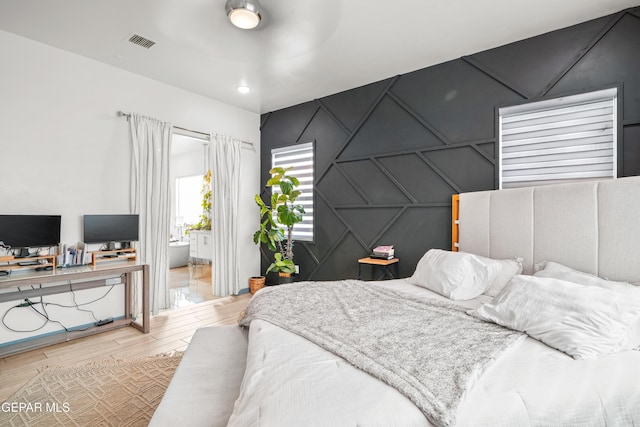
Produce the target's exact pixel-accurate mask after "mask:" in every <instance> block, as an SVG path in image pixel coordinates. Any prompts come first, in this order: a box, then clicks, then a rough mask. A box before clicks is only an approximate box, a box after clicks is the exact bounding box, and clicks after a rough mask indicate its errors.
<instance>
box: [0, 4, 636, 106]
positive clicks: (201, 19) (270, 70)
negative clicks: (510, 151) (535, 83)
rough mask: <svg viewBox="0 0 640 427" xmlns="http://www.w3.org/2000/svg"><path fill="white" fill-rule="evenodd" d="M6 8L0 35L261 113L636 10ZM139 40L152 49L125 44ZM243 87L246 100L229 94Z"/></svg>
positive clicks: (616, 6)
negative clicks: (257, 17) (258, 19)
mask: <svg viewBox="0 0 640 427" xmlns="http://www.w3.org/2000/svg"><path fill="white" fill-rule="evenodd" d="M225 1H226V0H1V1H0V29H2V30H5V31H8V32H11V33H15V34H18V35H21V36H24V37H27V38H30V39H33V40H37V41H40V42H43V43H46V44H48V45H51V46H55V47H58V48H61V49H65V50H68V51H71V52H74V53H77V54H79V55H83V56H86V57H89V58H93V59H95V60H97V61H101V62H104V63H107V64H111V65H113V66H115V67H119V68H122V69H125V70H129V71H132V72H134V73H137V74H140V75H143V76H147V77H150V78H153V79H156V80H159V81H162V82H165V83H168V84H170V85H173V86H177V87H180V88H183V89H186V90H188V91H191V92H195V93H198V94H201V95H203V96H206V97H209V98H213V99H216V100H219V101H222V102H225V103H228V104H231V105H235V106H237V107H240V108H243V109H246V110H250V111H254V112H260V113H264V112H268V111H273V110H277V109H280V108H284V107H287V106H291V105H295V104H298V103H301V102H304V101H308V100H311V99H315V98H320V97H323V96H326V95H330V94H333V93H336V92H341V91H343V90H347V89H351V88H354V87H358V86H362V85H364V84H368V83H372V82H375V81H379V80H383V79H386V78H388V77H392V76H394V75H397V74H404V73H407V72H410V71H413V70H417V69H420V68H425V67H428V66H430V65H433V64H437V63H441V62H444V61H447V60H451V59H455V58H459V57H460V56H463V55H468V54H472V53H476V52H479V51H482V50H486V49H490V48H493V47H497V46H501V45H504V44H507V43H510V42H513V41H517V40H522V39H525V38H528V37H531V36H535V35H538V34H542V33H546V32H549V31H552V30H555V29H559V28H563V27H567V26H570V25H573V24H577V23H580V22H583V21H587V20H589V19H593V18H597V17H600V16H604V15H607V14H610V13H613V12H617V11H619V10H622V9H625V8H627V7H632V6H636V5H638V0H533V1H532V0H488V1H478V0H375V1H374V0H262V1H261V4H262V6H263V9H264V10H265V19H264V20H263V23H262V24H261V25H260V26H259V27H258V28H257V29H255V30H251V31H243V30H239V29H237V28H235V27H233V26H232V25H231V24H230V23H229V22H228V20H227V17H226V15H225V12H224V5H225ZM134 33H137V34H140V35H142V36H144V37H146V38H149V39H151V40H153V41H155V42H156V45H155V46H153V47H152V48H151V49H149V50H146V49H144V48H142V47H139V46H136V45H133V44H131V43H129V42H128V41H127V40H128V39H129V37H130V36H131V35H132V34H134ZM240 84H247V85H249V86H250V87H251V89H252V91H251V93H249V94H247V95H241V94H239V93H238V92H237V91H236V87H237V86H238V85H240Z"/></svg>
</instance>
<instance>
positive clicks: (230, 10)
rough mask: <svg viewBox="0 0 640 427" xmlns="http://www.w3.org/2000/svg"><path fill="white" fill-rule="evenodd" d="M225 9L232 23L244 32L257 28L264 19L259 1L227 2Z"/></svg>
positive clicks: (235, 0) (232, 0) (237, 0)
mask: <svg viewBox="0 0 640 427" xmlns="http://www.w3.org/2000/svg"><path fill="white" fill-rule="evenodd" d="M224 9H225V11H226V12H227V16H228V17H229V20H230V21H231V23H232V24H233V25H235V26H236V27H238V28H242V29H243V30H251V29H253V28H255V27H257V26H258V24H259V23H260V20H261V19H262V8H261V7H260V3H259V1H258V0H227V4H226V5H225V7H224Z"/></svg>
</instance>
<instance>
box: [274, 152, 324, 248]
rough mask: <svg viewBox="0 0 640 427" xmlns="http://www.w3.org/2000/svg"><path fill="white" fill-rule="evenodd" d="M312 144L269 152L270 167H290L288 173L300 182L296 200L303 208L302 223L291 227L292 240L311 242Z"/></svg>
mask: <svg viewBox="0 0 640 427" xmlns="http://www.w3.org/2000/svg"><path fill="white" fill-rule="evenodd" d="M313 162H314V155H313V142H307V143H305V144H297V145H290V146H288V147H282V148H275V149H273V150H271V167H274V168H275V167H281V168H288V167H292V169H291V170H290V171H289V173H290V174H291V175H292V176H295V177H296V178H298V180H300V186H299V187H298V190H300V191H301V192H302V194H301V195H300V197H298V199H297V200H296V202H297V203H299V204H301V205H302V206H303V207H304V211H305V214H304V216H303V219H302V222H299V223H297V224H296V225H295V226H294V227H293V238H294V240H299V241H304V242H312V241H313Z"/></svg>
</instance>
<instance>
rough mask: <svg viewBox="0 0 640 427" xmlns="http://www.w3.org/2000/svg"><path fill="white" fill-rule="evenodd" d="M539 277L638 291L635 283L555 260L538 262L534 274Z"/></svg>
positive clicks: (625, 290)
mask: <svg viewBox="0 0 640 427" xmlns="http://www.w3.org/2000/svg"><path fill="white" fill-rule="evenodd" d="M533 275H534V276H538V277H553V278H555V279H561V280H567V281H569V282H573V283H577V284H579V285H585V286H599V287H601V288H607V289H612V290H614V291H620V292H635V291H638V288H636V287H635V286H634V285H632V284H630V283H625V282H614V281H612V280H607V279H603V278H601V277H598V276H594V275H593V274H589V273H585V272H583V271H578V270H574V269H573V268H570V267H567V266H565V265H562V264H558V263H557V262H553V261H546V262H543V263H540V264H536V272H535V273H534V274H533Z"/></svg>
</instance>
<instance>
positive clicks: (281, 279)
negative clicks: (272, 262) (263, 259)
mask: <svg viewBox="0 0 640 427" xmlns="http://www.w3.org/2000/svg"><path fill="white" fill-rule="evenodd" d="M293 279H294V276H293V274H291V273H282V272H280V273H278V283H279V284H281V285H284V284H287V283H293Z"/></svg>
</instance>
